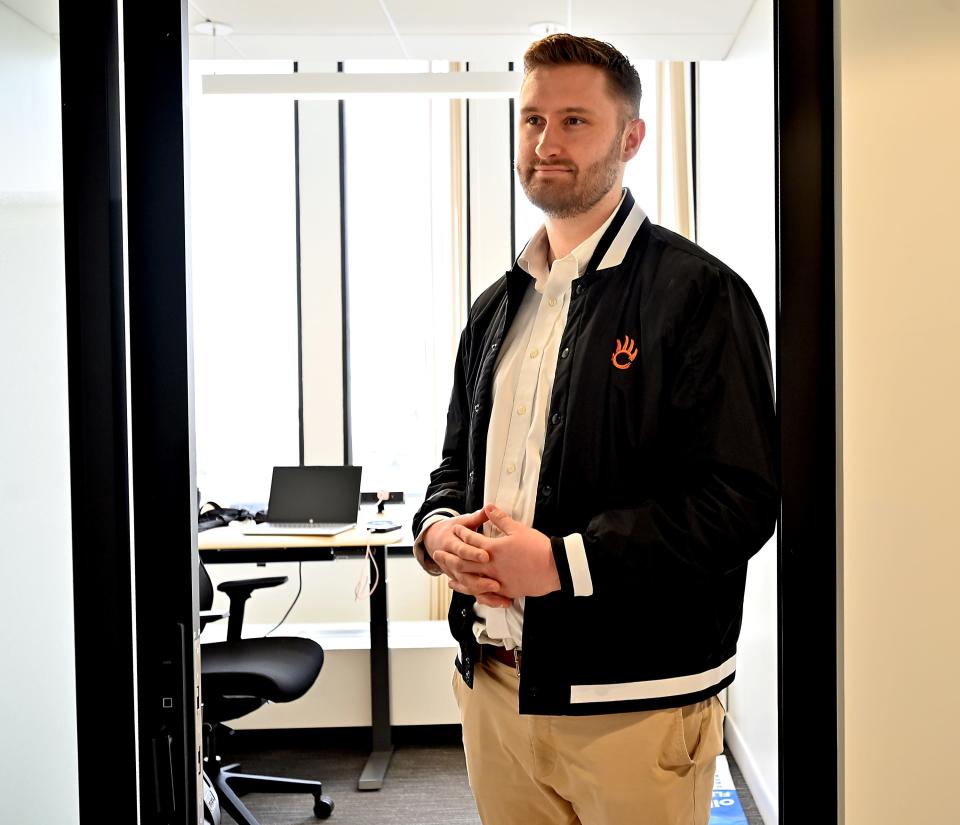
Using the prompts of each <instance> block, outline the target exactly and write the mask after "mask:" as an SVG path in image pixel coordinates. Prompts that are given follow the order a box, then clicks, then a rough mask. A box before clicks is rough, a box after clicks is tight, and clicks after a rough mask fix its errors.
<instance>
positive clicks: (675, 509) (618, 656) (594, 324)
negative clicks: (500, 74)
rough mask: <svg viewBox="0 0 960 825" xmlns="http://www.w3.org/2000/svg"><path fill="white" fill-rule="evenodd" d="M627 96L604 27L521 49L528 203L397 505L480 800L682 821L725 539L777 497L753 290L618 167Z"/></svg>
mask: <svg viewBox="0 0 960 825" xmlns="http://www.w3.org/2000/svg"><path fill="white" fill-rule="evenodd" d="M640 96H641V89H640V80H639V77H638V76H637V72H636V70H635V69H634V67H633V66H632V65H631V64H630V62H629V61H628V60H627V59H626V58H625V57H624V56H623V55H622V54H620V52H618V51H617V50H616V49H614V48H613V47H612V46H610V45H609V44H606V43H601V42H599V41H596V40H593V39H591V38H586V37H574V36H572V35H567V34H557V35H551V36H549V37H546V38H544V39H543V40H540V41H538V42H536V43H534V44H533V45H531V46H530V48H529V49H528V50H527V53H526V55H525V56H524V80H523V86H522V89H521V95H520V123H519V145H518V153H517V168H516V171H517V175H518V177H519V179H520V182H521V184H522V186H523V189H524V192H525V193H526V195H527V197H528V198H529V199H530V201H531V202H532V203H533V204H535V205H536V206H538V207H539V208H540V209H541V210H542V211H543V215H544V223H543V226H542V227H541V228H540V229H539V230H538V231H537V232H536V234H534V236H533V237H532V238H531V239H530V241H529V242H528V243H527V245H526V246H525V247H524V250H523V252H522V253H521V254H520V256H519V258H518V259H517V261H516V263H515V265H514V266H513V268H512V270H511V271H510V272H508V273H506V275H505V276H504V277H503V278H501V279H500V280H499V281H497V282H496V283H495V284H493V286H491V287H490V288H489V289H487V290H486V291H485V292H484V293H483V294H482V295H481V296H480V297H479V298H478V299H477V300H476V302H475V303H474V305H473V307H472V309H471V311H470V316H469V321H468V323H467V325H466V328H465V329H464V331H463V334H462V337H461V340H460V348H459V353H458V360H457V368H456V372H455V375H454V380H453V393H452V397H451V401H450V407H449V412H448V416H447V430H446V436H445V438H444V443H443V452H442V461H441V464H440V466H439V467H438V468H437V469H436V470H435V471H434V472H433V473H432V474H431V479H430V485H429V487H428V489H427V492H426V497H425V502H424V505H423V507H422V508H421V509H420V511H419V512H418V513H417V515H416V517H415V520H414V535H416V536H417V540H416V546H415V552H416V555H417V558H418V559H419V560H420V562H421V564H422V565H423V566H424V567H425V568H426V569H427V570H428V571H429V572H431V573H434V574H436V575H440V574H444V575H446V576H447V577H448V579H449V584H450V587H451V588H453V590H454V591H455V592H454V594H453V600H452V604H451V608H450V616H449V619H450V628H451V630H452V632H453V634H454V636H455V637H456V639H457V640H458V642H459V644H460V652H459V656H458V658H457V662H456V672H455V673H454V691H455V693H456V696H457V701H458V704H459V707H460V710H461V714H462V720H463V741H464V748H465V752H466V758H467V769H468V773H469V777H470V784H471V788H472V789H473V792H474V795H475V797H476V800H477V806H478V809H479V811H480V816H481V819H482V820H483V822H484V823H487V825H514V823H516V825H560V823H583V825H626V824H627V823H629V824H630V825H681V823H682V825H706V823H707V820H708V818H709V812H710V799H711V790H712V787H713V774H714V769H715V762H716V757H717V755H718V754H719V753H720V752H721V751H722V749H723V708H722V706H721V704H720V702H719V701H718V698H717V694H718V692H719V691H721V690H722V689H723V688H724V687H725V686H727V685H729V684H730V682H731V681H733V678H734V673H735V669H736V645H737V637H738V634H739V631H740V622H741V617H742V612H743V593H744V583H745V580H746V570H747V561H748V559H749V558H750V557H751V556H752V555H753V554H754V553H755V552H757V550H759V549H760V548H761V547H762V546H763V544H764V543H765V542H766V540H767V539H768V538H769V537H770V535H771V534H772V532H773V528H774V523H775V519H776V515H777V512H778V494H777V485H776V473H775V446H774V445H775V433H776V423H775V416H774V401H773V382H772V371H771V365H770V352H769V345H768V342H767V330H766V326H765V323H764V320H763V316H762V313H761V311H760V308H759V306H758V305H757V302H756V300H755V298H754V296H753V294H752V293H751V292H750V289H749V288H748V287H747V286H746V284H744V282H743V281H742V280H741V279H740V278H739V277H738V276H737V275H736V274H735V273H734V272H732V271H731V270H730V269H729V268H728V267H727V266H725V265H724V264H723V263H721V262H720V261H718V260H717V259H716V258H713V257H712V256H710V255H709V254H707V253H706V252H704V251H703V250H702V249H700V248H699V247H698V246H696V245H695V244H693V243H691V242H690V241H688V240H686V239H684V238H682V237H680V236H678V235H675V234H674V233H672V232H669V231H668V230H666V229H663V228H662V227H659V226H655V225H653V224H652V223H651V222H650V221H649V220H648V219H647V217H646V216H645V214H644V212H643V210H642V209H641V208H640V207H639V206H638V205H637V203H636V202H635V201H634V198H633V196H632V195H631V193H630V192H628V191H626V190H624V189H623V188H622V181H623V172H624V166H625V164H626V163H627V162H628V161H630V159H631V158H633V157H634V156H635V155H636V154H637V152H638V151H639V150H640V147H641V144H642V142H643V137H644V123H643V121H642V120H641V119H640V118H639V104H640Z"/></svg>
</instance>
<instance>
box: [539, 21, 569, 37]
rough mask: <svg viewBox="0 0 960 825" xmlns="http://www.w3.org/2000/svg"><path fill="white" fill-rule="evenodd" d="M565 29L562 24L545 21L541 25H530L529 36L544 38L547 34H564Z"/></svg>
mask: <svg viewBox="0 0 960 825" xmlns="http://www.w3.org/2000/svg"><path fill="white" fill-rule="evenodd" d="M566 30H567V27H566V26H564V25H563V23H556V22H554V21H552V20H545V21H543V22H542V23H531V24H530V34H536V35H539V36H540V37H546V36H547V35H548V34H557V33H558V32H564V31H566Z"/></svg>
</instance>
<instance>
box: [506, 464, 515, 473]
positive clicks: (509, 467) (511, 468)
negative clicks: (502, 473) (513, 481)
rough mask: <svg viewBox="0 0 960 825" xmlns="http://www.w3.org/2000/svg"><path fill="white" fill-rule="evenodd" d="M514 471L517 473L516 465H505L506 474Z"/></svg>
mask: <svg viewBox="0 0 960 825" xmlns="http://www.w3.org/2000/svg"><path fill="white" fill-rule="evenodd" d="M516 471H517V465H516V464H508V465H507V472H508V473H515V472H516Z"/></svg>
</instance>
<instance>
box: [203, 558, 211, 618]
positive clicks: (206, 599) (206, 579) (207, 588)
mask: <svg viewBox="0 0 960 825" xmlns="http://www.w3.org/2000/svg"><path fill="white" fill-rule="evenodd" d="M212 608H213V582H212V581H210V576H209V575H208V573H207V568H206V567H204V566H203V562H200V609H201V610H211V609H212Z"/></svg>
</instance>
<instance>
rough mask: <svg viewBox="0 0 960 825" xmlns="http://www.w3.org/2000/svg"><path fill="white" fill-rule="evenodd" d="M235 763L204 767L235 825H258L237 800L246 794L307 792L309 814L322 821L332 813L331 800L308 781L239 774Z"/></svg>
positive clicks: (221, 805)
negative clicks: (309, 795) (311, 812)
mask: <svg viewBox="0 0 960 825" xmlns="http://www.w3.org/2000/svg"><path fill="white" fill-rule="evenodd" d="M239 767H240V766H239V765H238V764H232V765H226V766H223V767H218V766H217V765H216V764H215V765H214V766H210V765H209V764H208V766H207V770H206V773H207V777H208V778H209V779H210V782H211V783H212V784H213V787H214V788H216V791H217V796H218V797H219V798H220V807H221V808H222V809H223V810H224V811H226V812H227V813H228V814H230V816H232V817H233V818H234V819H235V820H236V821H237V823H239V825H259V823H258V822H257V819H256V817H254V815H253V814H252V813H250V810H249V808H247V806H246V805H244V804H243V802H242V801H241V800H240V797H241V796H243V795H245V794H248V793H251V792H253V793H307V794H311V795H312V796H313V815H314V816H315V817H316V818H317V819H326V818H327V817H329V816H330V814H332V813H333V800H332V799H331V798H330V797H329V796H326V795H324V793H323V785H322V783H320V782H315V781H313V780H310V779H288V778H286V777H280V776H257V775H255V774H248V773H240V772H239V771H238V770H237V769H238V768H239Z"/></svg>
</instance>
